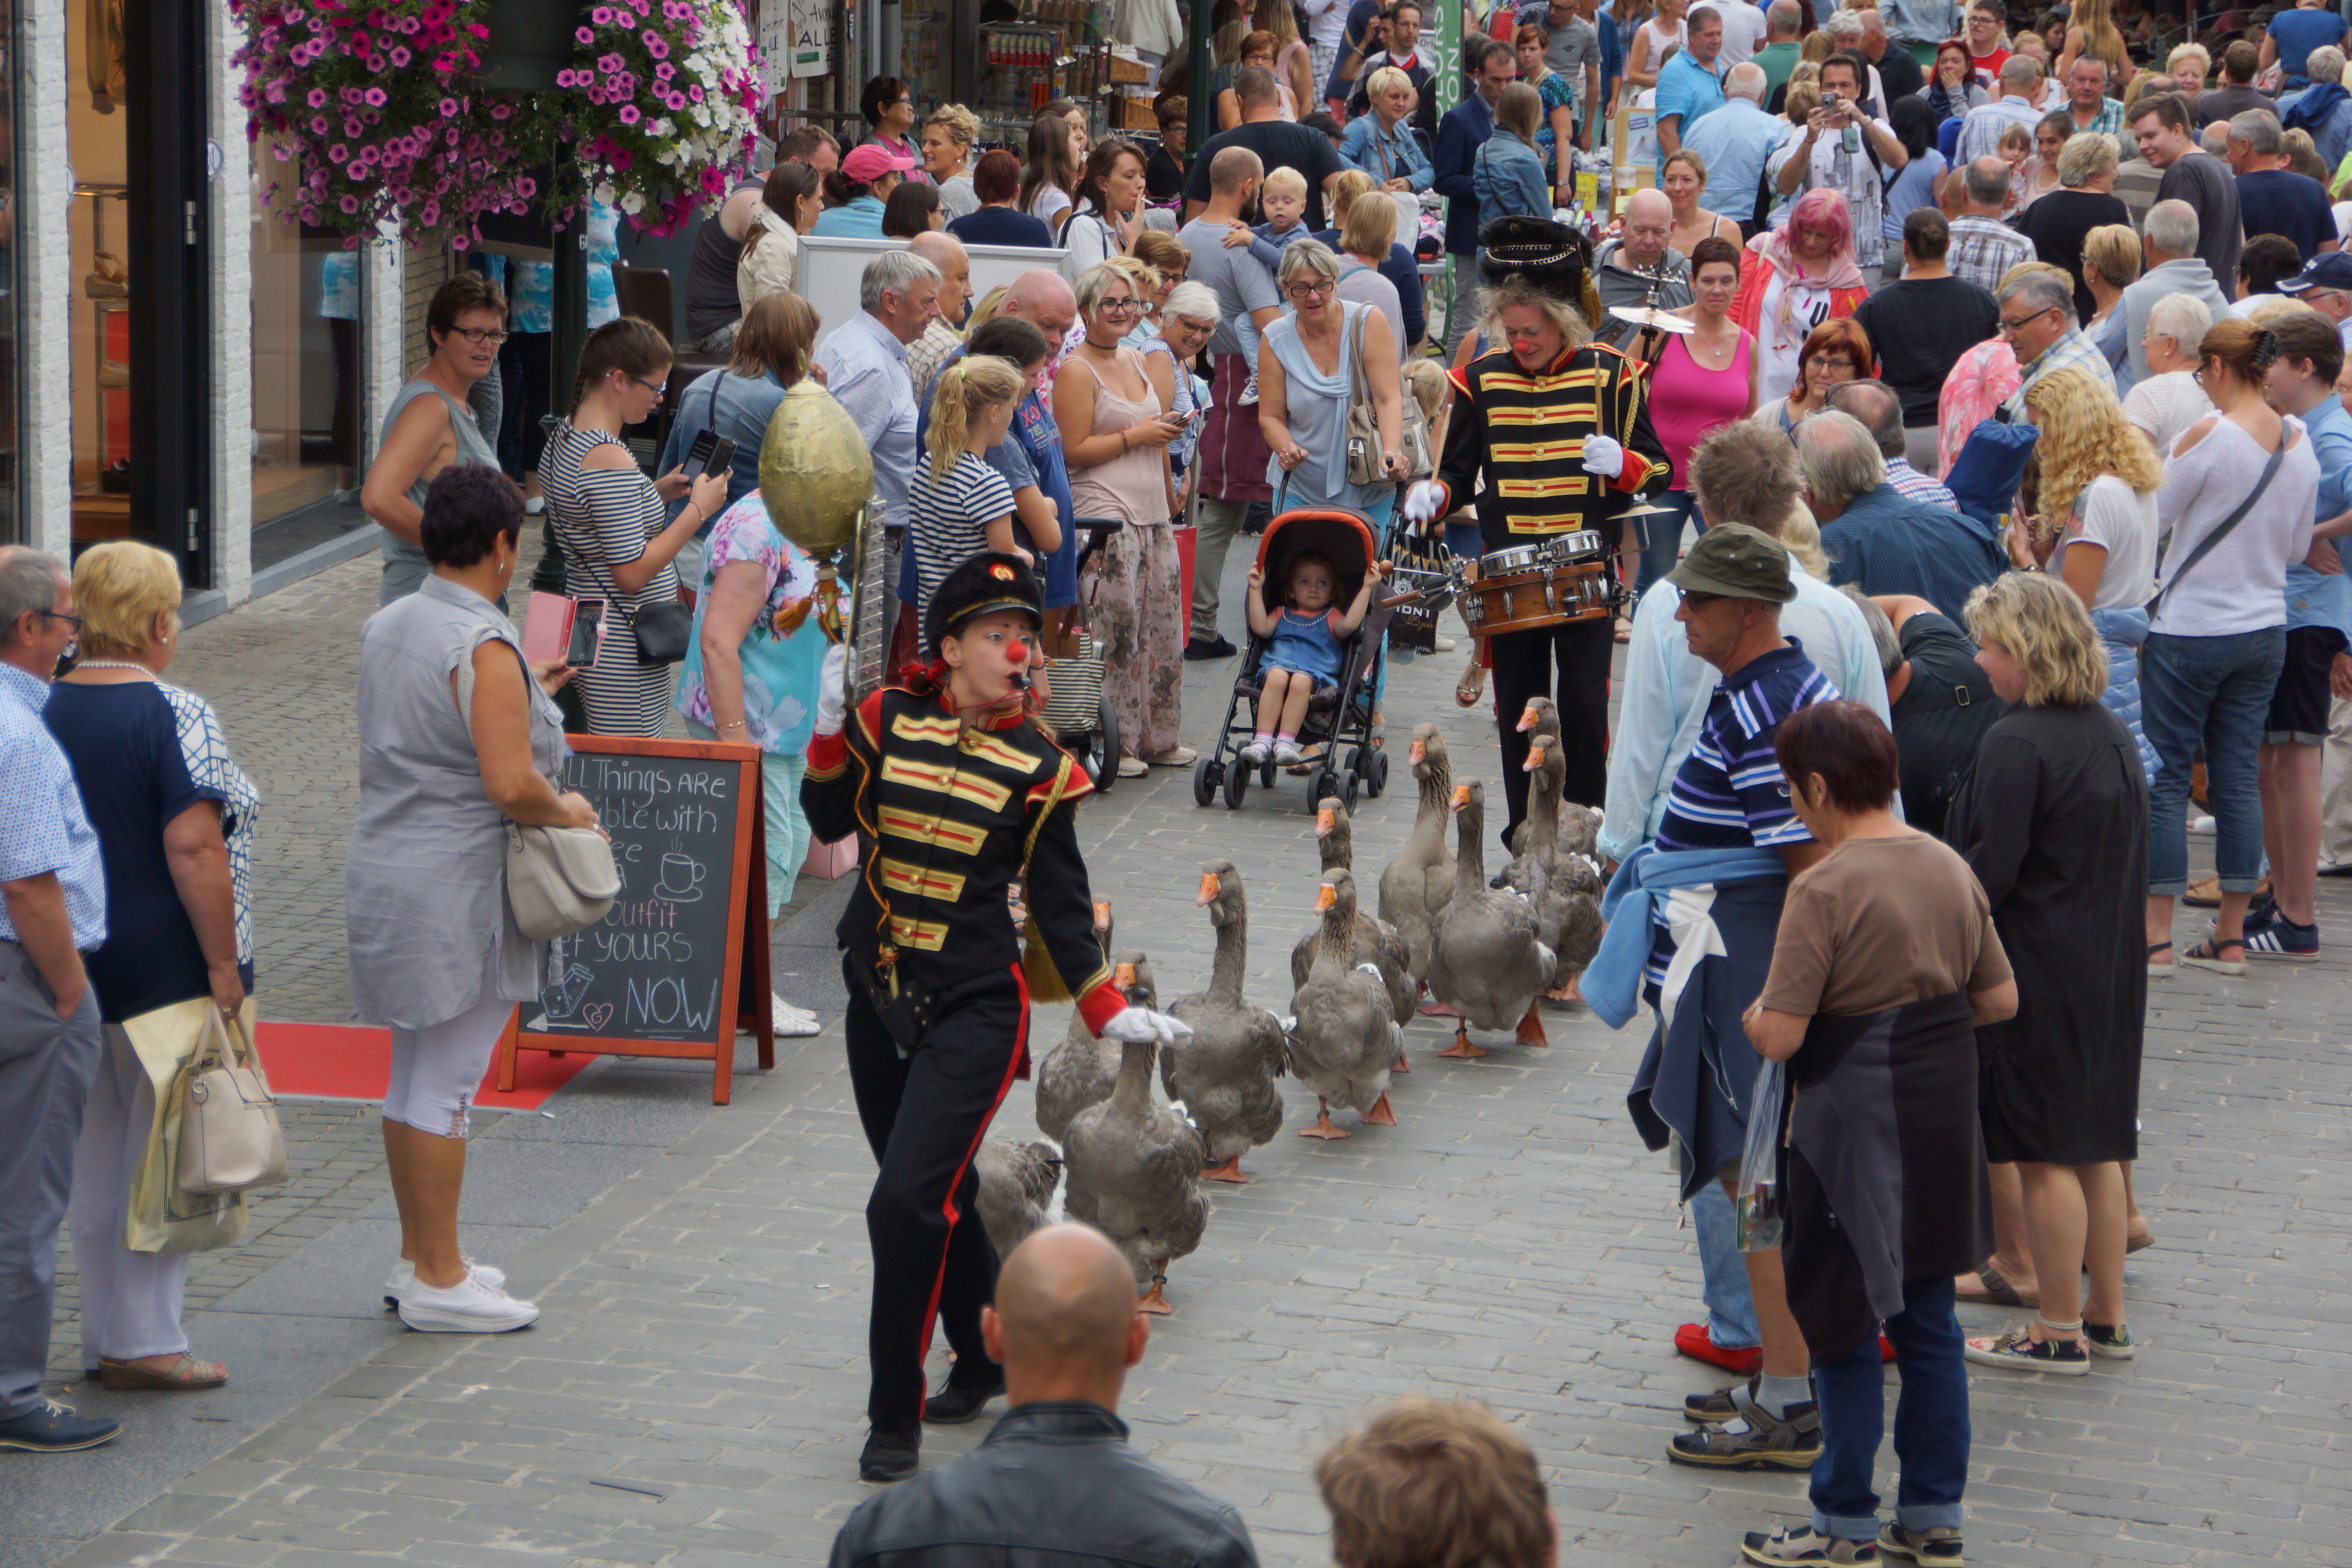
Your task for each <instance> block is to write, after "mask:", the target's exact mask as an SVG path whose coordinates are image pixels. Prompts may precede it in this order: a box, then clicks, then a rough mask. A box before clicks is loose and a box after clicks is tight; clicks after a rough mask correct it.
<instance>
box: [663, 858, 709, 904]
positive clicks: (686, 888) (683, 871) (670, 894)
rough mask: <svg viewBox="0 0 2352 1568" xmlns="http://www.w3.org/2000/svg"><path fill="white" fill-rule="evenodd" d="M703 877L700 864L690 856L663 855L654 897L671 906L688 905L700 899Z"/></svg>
mask: <svg viewBox="0 0 2352 1568" xmlns="http://www.w3.org/2000/svg"><path fill="white" fill-rule="evenodd" d="M703 876H704V872H703V869H702V867H701V864H700V863H699V862H698V861H697V860H695V859H694V858H692V857H691V856H687V855H665V856H663V857H662V860H661V881H660V882H659V883H658V884H657V885H656V887H655V889H654V897H655V898H656V899H667V900H669V901H670V902H671V903H673V904H690V903H692V902H694V901H695V900H697V899H699V898H700V897H702V879H703Z"/></svg>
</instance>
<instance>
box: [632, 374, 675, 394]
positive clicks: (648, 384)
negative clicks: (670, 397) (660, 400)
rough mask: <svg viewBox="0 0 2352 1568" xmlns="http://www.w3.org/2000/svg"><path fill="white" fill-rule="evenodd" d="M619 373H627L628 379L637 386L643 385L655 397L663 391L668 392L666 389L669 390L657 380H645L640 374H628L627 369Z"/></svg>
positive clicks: (663, 392)
mask: <svg viewBox="0 0 2352 1568" xmlns="http://www.w3.org/2000/svg"><path fill="white" fill-rule="evenodd" d="M621 374H623V375H628V376H629V379H630V380H631V381H634V382H635V383H636V384H638V385H639V386H642V387H644V388H645V389H646V391H647V392H650V393H652V394H653V395H655V396H656V397H659V396H661V395H664V394H665V393H667V392H668V391H669V388H667V387H666V386H664V385H663V384H661V383H660V382H658V381H647V380H646V378H645V377H644V376H642V375H629V373H628V372H627V371H623V372H622V373H621Z"/></svg>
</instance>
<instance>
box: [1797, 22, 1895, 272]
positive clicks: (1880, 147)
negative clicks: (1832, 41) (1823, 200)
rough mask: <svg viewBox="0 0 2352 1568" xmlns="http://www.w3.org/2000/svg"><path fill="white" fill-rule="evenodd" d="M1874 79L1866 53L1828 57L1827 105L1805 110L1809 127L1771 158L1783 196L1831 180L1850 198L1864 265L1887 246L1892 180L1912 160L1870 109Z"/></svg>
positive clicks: (1857, 251) (1858, 256)
mask: <svg viewBox="0 0 2352 1568" xmlns="http://www.w3.org/2000/svg"><path fill="white" fill-rule="evenodd" d="M1868 79H1869V68H1868V67H1866V66H1864V64H1863V61H1862V57H1861V56H1859V55H1856V54H1852V53H1848V52H1845V51H1841V52H1839V53H1837V54H1834V55H1832V56H1831V57H1830V58H1828V59H1826V60H1823V61H1822V102H1821V107H1820V108H1818V109H1816V110H1813V111H1812V112H1811V114H1809V115H1807V116H1806V117H1805V133H1804V134H1803V135H1802V136H1797V137H1792V138H1790V140H1789V141H1788V142H1784V143H1783V144H1782V145H1781V148H1780V151H1779V152H1778V153H1773V154H1772V157H1771V158H1770V160H1769V161H1768V163H1767V169H1768V172H1769V173H1770V174H1771V175H1772V181H1773V184H1774V187H1775V188H1776V189H1778V190H1779V191H1780V194H1781V195H1784V196H1788V197H1790V198H1792V199H1793V198H1794V197H1797V196H1800V195H1803V194H1804V193H1805V192H1807V191H1810V190H1811V189H1812V188H1813V187H1815V186H1816V185H1826V186H1828V187H1829V188H1830V189H1831V190H1833V191H1836V192H1838V193H1840V194H1841V195H1843V196H1844V197H1845V199H1846V205H1848V206H1849V207H1850V208H1851V209H1852V210H1853V249H1854V262H1855V264H1856V265H1857V266H1860V267H1862V268H1864V269H1865V270H1867V269H1870V268H1875V267H1877V266H1878V264H1879V262H1880V260H1881V259H1882V258H1883V257H1884V255H1885V248H1886V239H1885V233H1884V230H1885V211H1886V184H1885V182H1886V180H1887V178H1888V177H1890V176H1892V175H1893V174H1894V173H1895V171H1896V170H1898V169H1900V168H1902V167H1903V165H1904V164H1906V163H1909V162H1910V161H1911V155H1910V154H1909V153H1906V152H1905V151H1904V149H1903V141H1902V138H1900V137H1898V136H1896V135H1895V128H1894V127H1893V126H1892V125H1889V124H1888V123H1886V121H1884V120H1879V119H1875V118H1874V117H1872V116H1871V115H1869V114H1867V113H1865V112H1864V107H1863V101H1862V100H1863V83H1864V82H1865V81H1866V80H1868Z"/></svg>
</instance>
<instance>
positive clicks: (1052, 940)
mask: <svg viewBox="0 0 2352 1568" xmlns="http://www.w3.org/2000/svg"><path fill="white" fill-rule="evenodd" d="M949 702H950V700H949V699H948V698H947V697H946V696H945V695H944V694H941V695H940V696H936V697H919V696H917V695H915V694H914V693H913V692H911V691H908V690H906V689H902V688H899V687H888V688H886V689H883V690H880V691H877V692H876V693H875V694H874V695H873V696H871V697H869V698H867V699H866V700H865V701H864V702H863V703H861V704H859V705H858V707H857V709H856V711H854V712H852V713H851V714H849V715H848V721H847V723H845V725H844V726H843V728H842V732H841V733H840V734H838V735H820V736H818V737H816V738H815V739H814V741H812V742H810V744H809V751H808V773H807V775H806V777H805V778H804V779H803V781H802V784H801V806H802V809H803V811H805V812H806V813H807V814H808V819H809V826H810V828H811V829H812V830H813V831H814V833H815V834H816V836H817V837H818V838H819V839H820V840H823V841H824V842H828V843H830V842H833V841H835V840H838V839H840V838H843V837H846V836H847V835H849V834H850V833H852V832H855V833H856V835H857V840H858V851H859V854H858V861H859V864H858V884H857V887H856V889H855V890H853V891H852V892H851V894H850V898H849V908H848V910H847V911H846V912H845V913H844V914H843V916H842V917H841V924H840V926H839V928H838V931H837V934H838V935H839V937H840V941H841V946H842V950H843V951H844V952H847V953H849V954H850V955H851V957H852V958H854V959H856V961H858V962H859V963H864V964H867V965H872V964H874V963H876V961H877V958H878V957H879V956H880V955H881V953H882V950H883V946H884V943H885V942H886V940H887V943H888V945H889V946H890V947H892V948H895V949H896V950H897V952H898V958H897V963H898V965H899V968H900V973H903V974H905V975H907V976H908V977H910V978H912V979H913V980H915V981H916V982H917V983H918V984H922V985H924V986H927V987H929V988H930V989H932V990H940V989H943V988H945V987H947V986H950V985H954V984H959V983H961V982H963V981H968V980H974V979H978V978H980V977H981V976H982V975H984V974H989V973H1003V972H1004V971H1006V970H1011V971H1013V972H1014V973H1018V972H1019V970H1020V967H1021V940H1020V931H1019V930H1018V928H1017V927H1016V926H1015V925H1014V924H1013V917H1012V915H1011V912H1010V910H1009V908H1008V905H1007V903H1006V897H1005V894H1006V886H1005V885H1006V884H1007V883H1009V882H1012V881H1014V880H1016V879H1017V880H1019V881H1020V882H1021V884H1022V889H1023V895H1022V896H1023V899H1024V901H1025V902H1026V903H1027V905H1028V908H1029V912H1030V916H1031V918H1032V919H1033V920H1034V921H1035V923H1036V926H1037V930H1038V932H1039V934H1040V935H1041V936H1042V937H1043V938H1044V940H1045V950H1046V952H1048V953H1049V954H1050V955H1051V956H1052V958H1053V960H1054V965H1055V968H1056V969H1057V970H1059V971H1060V972H1061V974H1062V977H1063V979H1064V980H1065V982H1066V983H1067V984H1068V985H1069V988H1070V994H1072V995H1073V996H1076V998H1078V1007H1079V1011H1080V1012H1081V1013H1083V1014H1084V1015H1085V1016H1086V1019H1087V1024H1088V1026H1091V1027H1092V1028H1094V1029H1095V1030H1097V1032H1099V1031H1100V1029H1101V1027H1102V1026H1103V1025H1104V1024H1105V1023H1108V1021H1109V1019H1110V1017H1111V1016H1112V1015H1113V1014H1115V1013H1117V1012H1118V1011H1119V1010H1120V1009H1121V1008H1123V1007H1125V1006H1126V1005H1127V998H1126V997H1124V996H1122V995H1121V994H1119V992H1118V989H1117V988H1116V987H1115V986H1113V985H1112V984H1111V983H1110V979H1111V976H1110V966H1109V964H1108V963H1106V962H1105V960H1104V958H1103V953H1102V949H1101V947H1100V946H1099V945H1098V942H1097V936H1096V934H1095V926H1094V903H1093V899H1092V895H1091V894H1090V893H1089V892H1088V890H1087V866H1086V861H1085V860H1084V859H1083V858H1080V856H1079V854H1078V837H1077V828H1076V822H1075V816H1076V805H1077V803H1078V802H1079V801H1081V800H1083V799H1085V798H1086V796H1087V795H1089V794H1091V793H1093V789H1094V786H1093V785H1092V784H1088V783H1087V776H1086V774H1085V773H1083V772H1081V771H1080V770H1079V768H1078V765H1077V763H1076V762H1075V761H1073V760H1072V759H1071V757H1070V755H1069V753H1067V752H1064V751H1063V750H1062V749H1061V748H1060V747H1058V746H1056V745H1055V744H1054V742H1051V741H1049V740H1047V739H1046V738H1045V736H1044V735H1043V734H1041V733H1039V732H1038V731H1037V729H1036V728H1035V726H1034V725H1032V724H1030V723H1028V722H1027V721H1024V720H1023V719H1021V718H1020V717H1019V716H1018V715H1007V716H1006V717H1005V718H1004V719H1003V721H1001V726H999V727H988V728H982V727H979V726H974V727H972V728H971V729H966V728H965V727H964V726H963V725H962V724H961V722H960V721H959V720H958V719H957V717H956V714H955V712H954V710H953V709H952V708H951V707H950V706H949ZM1024 867H1025V868H1026V869H1025V871H1024ZM886 911H887V912H886Z"/></svg>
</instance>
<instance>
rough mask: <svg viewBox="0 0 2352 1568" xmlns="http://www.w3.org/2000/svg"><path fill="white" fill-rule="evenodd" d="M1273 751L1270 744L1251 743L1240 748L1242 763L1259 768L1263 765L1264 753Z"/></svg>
mask: <svg viewBox="0 0 2352 1568" xmlns="http://www.w3.org/2000/svg"><path fill="white" fill-rule="evenodd" d="M1273 749H1274V748H1273V745H1272V744H1271V742H1265V741H1252V742H1250V743H1249V744H1247V745H1245V746H1244V747H1243V748H1242V752H1241V757H1242V761H1243V762H1244V763H1248V764H1249V765H1250V766H1252V767H1254V768H1255V767H1257V766H1260V765H1261V764H1263V763H1265V759H1266V753H1267V752H1271V751H1272V750H1273Z"/></svg>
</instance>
